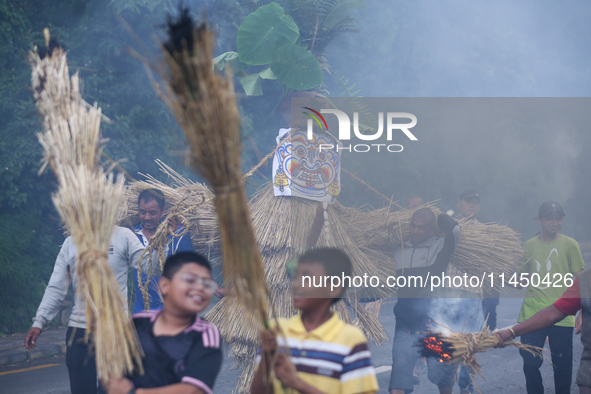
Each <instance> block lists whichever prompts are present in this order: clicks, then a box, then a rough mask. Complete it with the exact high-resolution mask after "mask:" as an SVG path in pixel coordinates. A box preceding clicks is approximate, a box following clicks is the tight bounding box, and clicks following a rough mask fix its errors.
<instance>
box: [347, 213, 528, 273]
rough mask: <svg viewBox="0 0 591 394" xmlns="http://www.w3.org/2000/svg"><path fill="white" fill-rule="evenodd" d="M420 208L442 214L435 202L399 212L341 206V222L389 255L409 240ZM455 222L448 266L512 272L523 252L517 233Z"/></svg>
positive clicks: (472, 222) (358, 239) (471, 270)
mask: <svg viewBox="0 0 591 394" xmlns="http://www.w3.org/2000/svg"><path fill="white" fill-rule="evenodd" d="M420 208H429V209H431V211H433V213H434V214H435V215H436V216H437V215H439V214H441V213H442V212H441V211H440V210H439V209H437V208H436V207H435V202H430V203H428V204H425V205H422V206H420V207H417V208H415V209H401V210H398V211H390V207H387V208H380V209H375V210H370V211H368V212H360V211H357V212H356V211H353V210H351V209H350V208H343V210H344V216H345V217H346V218H347V219H346V220H345V221H344V223H345V224H346V225H347V226H350V227H351V228H350V229H349V231H348V232H349V233H351V234H356V236H355V237H356V239H355V241H356V242H358V243H359V244H362V245H366V246H367V247H369V248H372V249H376V250H380V251H382V252H384V253H389V254H391V253H392V251H393V250H394V249H396V248H398V247H400V246H401V245H402V243H403V240H408V239H409V237H410V222H411V219H412V215H413V214H414V212H415V211H416V210H417V209H420ZM458 223H459V225H460V227H461V229H462V235H461V237H460V242H459V243H458V245H457V246H456V248H455V250H454V253H453V255H452V257H451V260H450V264H451V265H453V266H455V267H456V268H458V269H459V270H460V271H462V272H465V273H467V274H470V275H477V276H479V277H480V276H482V275H483V274H484V273H487V274H491V273H493V274H494V275H495V276H497V275H500V274H502V273H505V274H512V273H513V272H514V270H515V266H516V263H517V262H518V261H519V259H520V258H521V255H522V249H521V240H520V234H519V233H517V232H515V231H514V230H512V229H511V228H509V227H508V226H504V225H500V224H495V223H479V222H477V221H475V220H469V219H459V220H458ZM355 230H357V231H355ZM437 235H442V234H441V233H439V234H437ZM487 277H488V276H487ZM497 282H498V281H497Z"/></svg>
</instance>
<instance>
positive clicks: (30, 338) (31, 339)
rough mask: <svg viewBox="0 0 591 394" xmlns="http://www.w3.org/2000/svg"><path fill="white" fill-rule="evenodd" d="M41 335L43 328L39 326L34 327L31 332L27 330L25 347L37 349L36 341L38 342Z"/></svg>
mask: <svg viewBox="0 0 591 394" xmlns="http://www.w3.org/2000/svg"><path fill="white" fill-rule="evenodd" d="M39 335H41V329H40V328H37V327H32V328H31V329H30V330H29V332H27V336H26V337H25V347H26V348H27V350H33V349H35V342H37V338H39Z"/></svg>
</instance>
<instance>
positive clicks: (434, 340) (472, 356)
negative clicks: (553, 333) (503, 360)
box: [418, 326, 544, 377]
mask: <svg viewBox="0 0 591 394" xmlns="http://www.w3.org/2000/svg"><path fill="white" fill-rule="evenodd" d="M498 344H499V339H498V338H497V337H496V336H495V335H491V334H490V331H489V329H488V326H485V327H484V328H483V329H482V331H480V332H471V333H460V332H452V333H451V334H448V335H444V334H440V333H433V334H429V335H427V336H425V337H424V338H421V339H420V340H419V344H418V345H419V347H420V348H421V355H422V356H423V357H436V358H438V359H439V360H440V361H441V362H458V363H461V364H464V365H465V366H466V367H468V368H469V370H470V371H472V376H474V375H475V374H476V373H478V374H479V375H480V376H481V377H484V376H483V375H482V368H481V365H480V363H479V362H478V360H477V359H476V353H482V352H485V351H487V350H489V349H492V348H494V347H495V346H497V345H498ZM504 345H505V346H514V347H516V348H518V349H523V350H525V351H528V352H530V353H532V354H533V355H535V356H539V357H543V355H542V351H543V350H544V349H542V348H539V347H536V346H531V345H526V344H523V343H521V342H513V341H506V342H504Z"/></svg>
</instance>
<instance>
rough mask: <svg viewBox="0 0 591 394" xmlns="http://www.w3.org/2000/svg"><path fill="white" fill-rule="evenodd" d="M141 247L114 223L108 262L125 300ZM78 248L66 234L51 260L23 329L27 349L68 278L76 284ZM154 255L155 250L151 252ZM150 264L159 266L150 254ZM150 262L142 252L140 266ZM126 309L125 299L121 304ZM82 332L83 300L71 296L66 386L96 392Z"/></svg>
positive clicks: (50, 316) (89, 353)
mask: <svg viewBox="0 0 591 394" xmlns="http://www.w3.org/2000/svg"><path fill="white" fill-rule="evenodd" d="M143 251H144V245H143V244H142V243H141V242H140V241H139V239H138V238H137V236H136V235H135V234H134V233H133V232H132V231H131V230H129V229H127V228H124V227H119V226H115V228H114V230H113V233H112V235H111V245H110V247H109V257H108V260H109V264H110V266H111V268H112V269H113V273H114V274H115V278H116V279H117V282H118V283H119V288H120V289H121V292H122V294H123V298H124V300H127V274H128V272H129V271H130V269H132V268H137V267H138V262H139V260H140V258H141V255H142V252H143ZM77 254H78V251H77V249H76V246H75V245H74V241H73V240H72V237H68V238H66V240H65V241H64V244H63V245H62V247H61V250H60V253H59V255H58V256H57V259H56V261H55V266H54V268H53V273H52V274H51V278H50V279H49V283H48V285H47V288H46V289H45V294H44V295H43V299H42V300H41V304H40V305H39V308H38V309H37V314H36V315H35V317H34V318H33V327H32V328H31V329H30V330H29V332H28V333H27V336H26V338H25V346H26V347H27V349H34V348H35V341H36V340H37V338H38V337H39V335H40V334H41V331H42V330H43V327H44V326H46V325H47V324H48V323H49V322H51V321H52V320H53V318H54V317H55V316H56V314H57V313H58V312H59V310H60V307H61V305H62V302H63V301H64V299H65V297H66V295H67V293H68V288H69V284H70V283H69V281H70V278H71V279H72V286H73V288H74V291H76V287H77V284H78V278H77V275H76V266H75V264H76V256H77ZM154 257H155V254H154ZM153 260H154V261H153V263H152V268H153V271H154V273H157V272H156V271H157V270H158V269H159V265H158V263H157V258H153ZM149 265H150V257H149V256H144V259H143V260H142V269H143V270H144V272H147V270H148V269H149ZM124 307H125V309H126V310H127V302H125V305H124ZM85 332H86V316H85V303H84V300H82V299H80V298H79V297H78V296H76V297H75V301H74V307H73V309H72V314H71V315H70V322H69V324H68V331H67V334H66V344H67V345H68V347H67V352H66V365H67V367H68V373H69V375H70V389H71V391H72V394H78V393H80V394H82V393H84V394H88V393H96V392H97V376H96V364H95V359H94V353H93V352H92V351H89V349H88V346H87V344H85V343H84V334H85Z"/></svg>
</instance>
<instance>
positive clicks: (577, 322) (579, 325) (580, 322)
mask: <svg viewBox="0 0 591 394" xmlns="http://www.w3.org/2000/svg"><path fill="white" fill-rule="evenodd" d="M581 332H583V312H579V314H578V315H577V318H576V319H575V334H580V333H581Z"/></svg>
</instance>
